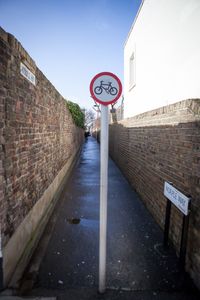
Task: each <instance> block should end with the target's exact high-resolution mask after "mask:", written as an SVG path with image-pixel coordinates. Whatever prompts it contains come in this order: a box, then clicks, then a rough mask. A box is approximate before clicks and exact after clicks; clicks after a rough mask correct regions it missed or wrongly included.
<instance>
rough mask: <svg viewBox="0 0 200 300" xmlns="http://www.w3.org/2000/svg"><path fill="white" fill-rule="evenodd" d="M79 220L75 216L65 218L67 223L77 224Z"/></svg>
mask: <svg viewBox="0 0 200 300" xmlns="http://www.w3.org/2000/svg"><path fill="white" fill-rule="evenodd" d="M80 221H81V219H77V218H72V219H67V222H68V223H69V224H79V223H80Z"/></svg>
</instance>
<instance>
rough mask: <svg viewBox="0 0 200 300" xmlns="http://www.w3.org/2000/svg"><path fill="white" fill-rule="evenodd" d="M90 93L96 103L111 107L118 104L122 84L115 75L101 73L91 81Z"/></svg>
mask: <svg viewBox="0 0 200 300" xmlns="http://www.w3.org/2000/svg"><path fill="white" fill-rule="evenodd" d="M90 93H91V97H92V98H93V99H94V100H95V101H96V102H98V103H100V104H103V105H109V104H112V103H114V102H116V101H117V100H118V99H119V97H120V96H121V94H122V84H121V81H120V79H119V78H118V77H117V76H116V75H115V74H113V73H110V72H101V73H99V74H97V75H96V76H94V78H93V79H92V80H91V82H90Z"/></svg>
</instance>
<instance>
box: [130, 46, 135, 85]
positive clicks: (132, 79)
mask: <svg viewBox="0 0 200 300" xmlns="http://www.w3.org/2000/svg"><path fill="white" fill-rule="evenodd" d="M135 84H136V82H135V52H133V53H132V55H131V57H130V60H129V88H130V89H132V88H133V87H134V86H135Z"/></svg>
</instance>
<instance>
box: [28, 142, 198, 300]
mask: <svg viewBox="0 0 200 300" xmlns="http://www.w3.org/2000/svg"><path fill="white" fill-rule="evenodd" d="M99 158H100V154H99V144H98V143H97V142H96V140H95V139H94V138H92V137H88V138H87V140H86V142H85V144H84V146H83V149H82V153H81V157H80V160H79V162H78V164H77V165H76V167H75V168H74V171H73V173H72V176H71V177H70V179H69V180H68V182H67V184H66V186H65V188H64V190H63V193H62V195H61V198H60V200H59V202H58V205H57V207H56V209H55V212H54V215H53V216H52V218H51V221H50V222H49V224H48V226H47V229H46V232H45V234H44V236H43V239H42V240H41V242H40V246H39V248H38V249H39V250H37V251H36V254H35V258H34V260H33V262H32V266H30V269H29V271H27V274H26V276H25V277H26V278H25V280H24V291H26V293H27V294H28V295H29V296H49V297H50V296H56V297H57V299H72V300H73V299H74V300H76V299H116V300H117V299H148V300H149V299H163V300H164V299H199V298H198V297H199V296H198V295H197V294H196V290H195V288H194V286H193V285H192V284H191V282H190V279H189V278H188V276H187V274H184V272H183V271H181V270H179V267H178V259H177V257H176V254H175V252H174V250H173V249H172V248H170V249H169V250H167V251H166V250H164V249H163V246H162V241H163V232H162V230H161V229H160V228H159V226H158V225H157V224H156V223H155V221H154V219H153V218H152V216H151V215H150V213H149V212H148V211H147V210H146V208H145V206H144V205H143V204H142V201H141V200H140V198H139V196H138V195H137V194H136V193H135V192H134V190H133V189H132V188H131V186H130V185H129V183H128V182H127V180H126V179H125V178H124V176H123V175H122V173H121V172H120V170H119V169H118V167H117V166H116V165H115V163H114V162H113V161H112V160H111V159H109V171H108V177H109V180H108V184H109V188H108V234H107V273H106V287H107V291H106V293H105V294H104V295H99V294H98V255H99V190H100V174H99V173H100V171H99V170H100V161H99ZM45 235H46V236H45ZM47 237H48V238H47ZM45 240H46V241H48V242H46V243H45V242H44V241H45ZM37 262H38V263H37ZM30 270H32V272H31V271H30ZM33 270H35V273H34V272H33ZM31 273H32V274H33V273H34V276H33V277H34V285H32V286H31V290H28V289H27V288H26V284H27V285H29V284H28V283H27V282H28V281H29V279H30V275H31Z"/></svg>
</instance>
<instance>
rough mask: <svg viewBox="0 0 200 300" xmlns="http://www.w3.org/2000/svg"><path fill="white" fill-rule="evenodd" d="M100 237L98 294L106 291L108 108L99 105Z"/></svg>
mask: <svg viewBox="0 0 200 300" xmlns="http://www.w3.org/2000/svg"><path fill="white" fill-rule="evenodd" d="M100 162H101V166H100V236H99V292H100V293H104V292H105V289H106V239H107V194H108V106H105V105H101V139H100Z"/></svg>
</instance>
